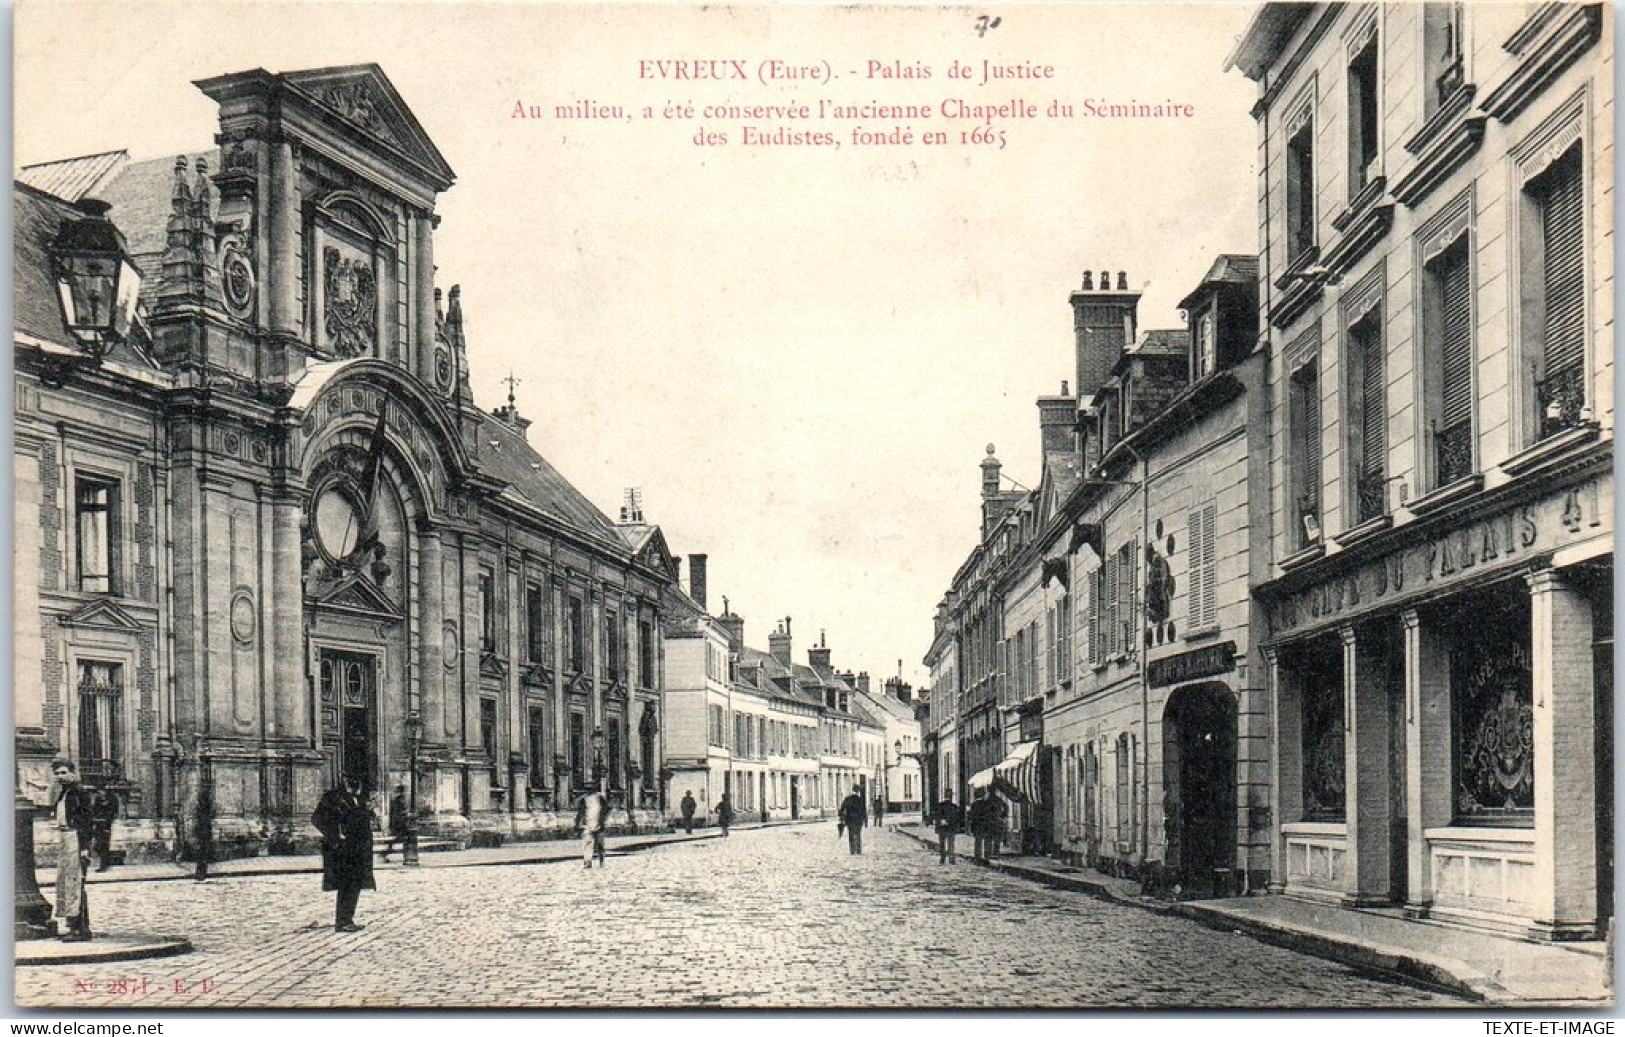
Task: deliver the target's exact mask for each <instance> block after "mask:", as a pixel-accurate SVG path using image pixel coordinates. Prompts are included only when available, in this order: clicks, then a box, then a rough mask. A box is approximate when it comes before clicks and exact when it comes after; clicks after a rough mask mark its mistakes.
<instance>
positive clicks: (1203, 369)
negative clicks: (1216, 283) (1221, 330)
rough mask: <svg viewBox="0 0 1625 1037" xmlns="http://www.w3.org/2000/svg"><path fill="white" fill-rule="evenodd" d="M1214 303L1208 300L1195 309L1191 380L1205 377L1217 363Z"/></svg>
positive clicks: (1216, 325) (1216, 330) (1216, 323)
mask: <svg viewBox="0 0 1625 1037" xmlns="http://www.w3.org/2000/svg"><path fill="white" fill-rule="evenodd" d="M1216 308H1217V307H1216V304H1215V303H1213V302H1211V301H1210V302H1208V303H1207V304H1205V305H1204V306H1203V307H1202V308H1201V309H1200V310H1198V311H1197V313H1196V316H1195V320H1194V321H1193V322H1192V329H1191V330H1192V334H1193V335H1194V336H1195V339H1196V348H1195V349H1193V350H1191V381H1193V382H1194V381H1197V380H1199V379H1202V378H1206V377H1207V376H1208V375H1210V374H1212V373H1213V371H1214V368H1215V367H1216V366H1217V364H1218V319H1217V317H1216V315H1215V313H1214V310H1215V309H1216Z"/></svg>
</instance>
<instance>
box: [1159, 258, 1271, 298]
mask: <svg viewBox="0 0 1625 1037" xmlns="http://www.w3.org/2000/svg"><path fill="white" fill-rule="evenodd" d="M1257 281H1258V257H1257V256H1243V255H1236V254H1233V253H1225V254H1223V255H1221V256H1219V258H1217V259H1215V260H1214V261H1213V265H1212V266H1210V267H1208V270H1207V273H1205V274H1203V275H1202V281H1201V283H1200V284H1198V285H1197V286H1196V287H1195V288H1193V289H1191V292H1190V294H1189V295H1187V296H1185V298H1183V299H1181V300H1180V301H1179V308H1180V309H1182V310H1188V309H1190V308H1191V304H1192V303H1194V302H1195V301H1196V297H1197V296H1198V295H1201V294H1202V293H1204V292H1206V291H1208V290H1209V289H1211V288H1213V287H1215V286H1217V285H1221V284H1240V285H1249V284H1254V283H1256V282H1257Z"/></svg>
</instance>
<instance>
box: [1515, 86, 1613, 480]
mask: <svg viewBox="0 0 1625 1037" xmlns="http://www.w3.org/2000/svg"><path fill="white" fill-rule="evenodd" d="M1592 120H1593V113H1592V103H1591V91H1590V89H1589V85H1586V86H1582V87H1581V88H1580V89H1579V90H1577V91H1576V92H1575V93H1574V94H1573V95H1572V96H1571V97H1569V98H1568V99H1567V100H1566V101H1564V102H1563V103H1562V104H1561V105H1559V106H1558V107H1557V109H1556V110H1555V111H1553V112H1552V114H1551V115H1549V116H1547V117H1546V118H1545V119H1544V120H1543V121H1542V122H1541V123H1540V124H1539V125H1538V126H1536V127H1535V128H1534V129H1532V130H1530V131H1529V132H1528V133H1527V134H1525V135H1524V137H1523V139H1522V140H1521V141H1519V142H1518V143H1517V144H1515V145H1513V146H1512V147H1511V148H1509V149H1508V151H1507V175H1508V183H1507V199H1508V202H1509V204H1510V205H1511V206H1513V211H1512V212H1509V213H1508V218H1507V221H1506V222H1507V233H1506V239H1507V250H1508V251H1507V269H1508V270H1509V271H1510V272H1511V274H1510V280H1509V287H1508V291H1507V306H1506V311H1507V321H1508V324H1507V335H1508V338H1507V341H1508V343H1510V346H1509V348H1508V349H1507V363H1508V365H1509V369H1508V371H1507V384H1508V386H1509V392H1510V394H1511V398H1510V399H1509V400H1508V401H1507V402H1508V411H1509V413H1510V414H1511V415H1512V416H1513V419H1512V420H1513V421H1514V422H1515V425H1514V427H1513V429H1512V435H1513V439H1512V441H1511V443H1510V446H1511V450H1512V452H1513V453H1514V454H1516V453H1517V452H1520V451H1523V450H1524V449H1526V448H1528V447H1532V446H1534V445H1536V444H1538V443H1540V442H1541V441H1542V437H1541V436H1540V434H1539V424H1540V415H1538V414H1536V413H1535V410H1536V409H1537V408H1538V401H1537V400H1536V390H1535V385H1534V379H1533V378H1532V377H1531V376H1530V373H1529V368H1528V357H1529V355H1530V353H1531V350H1532V349H1534V350H1535V351H1538V352H1543V351H1544V341H1541V342H1538V343H1534V344H1533V345H1532V344H1531V341H1530V340H1529V338H1528V334H1527V332H1526V331H1525V329H1524V327H1523V322H1524V315H1525V310H1526V308H1527V306H1526V303H1525V277H1526V274H1527V272H1528V270H1529V264H1528V263H1527V262H1526V261H1525V258H1524V252H1523V243H1524V240H1525V238H1526V236H1527V234H1528V231H1529V229H1530V228H1529V226H1527V222H1528V221H1529V220H1530V219H1531V218H1532V217H1534V216H1535V215H1536V214H1535V213H1534V212H1533V210H1534V209H1535V205H1534V202H1533V200H1532V199H1531V198H1530V197H1529V194H1528V187H1529V185H1530V184H1531V183H1533V182H1534V181H1535V180H1536V179H1538V178H1539V177H1540V176H1541V174H1543V173H1545V172H1546V171H1547V170H1548V169H1550V168H1551V166H1552V165H1553V164H1554V163H1555V162H1557V160H1558V159H1560V158H1562V157H1563V156H1564V155H1566V154H1567V153H1568V151H1569V149H1570V148H1572V147H1573V146H1574V145H1575V144H1579V145H1580V148H1581V154H1580V159H1581V175H1580V189H1581V191H1582V193H1583V201H1582V204H1581V212H1582V214H1583V216H1582V224H1581V228H1580V234H1581V240H1582V244H1581V253H1582V255H1583V256H1584V257H1585V258H1584V269H1585V272H1586V286H1585V288H1586V290H1585V292H1584V298H1585V329H1586V336H1585V360H1584V362H1583V363H1582V364H1581V365H1580V366H1581V372H1582V385H1583V391H1584V393H1585V399H1586V400H1587V402H1588V403H1589V402H1590V401H1593V400H1595V399H1596V384H1595V382H1596V379H1595V377H1594V375H1595V370H1596V363H1595V346H1594V343H1593V342H1592V341H1591V337H1592V332H1593V331H1594V330H1595V328H1596V324H1595V320H1596V304H1595V299H1594V290H1595V287H1594V286H1595V281H1594V279H1593V277H1592V269H1591V268H1592V254H1591V252H1592V247H1593V244H1594V242H1595V241H1596V233H1595V228H1594V227H1593V218H1592V207H1593V206H1594V205H1595V203H1596V191H1595V187H1594V179H1595V171H1596V166H1595V162H1596V157H1595V151H1596V149H1595V147H1594V146H1593V144H1592V142H1593V137H1592V134H1591V133H1590V132H1589V129H1590V127H1591V125H1592ZM1543 243H1544V242H1537V243H1536V245H1537V247H1538V246H1539V245H1540V244H1543Z"/></svg>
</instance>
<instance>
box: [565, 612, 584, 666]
mask: <svg viewBox="0 0 1625 1037" xmlns="http://www.w3.org/2000/svg"><path fill="white" fill-rule="evenodd" d="M583 618H584V617H583V615H582V611H581V599H580V598H579V597H577V596H576V595H574V594H572V595H570V608H569V612H568V614H567V616H566V626H567V629H566V630H565V637H566V638H567V639H568V642H569V645H570V669H572V670H574V671H575V672H577V673H580V672H581V671H582V670H583V669H585V668H586V666H585V664H586V659H585V656H586V654H587V653H586V648H587V644H586V636H585V632H584V631H583V629H582V627H583V623H582V620H583Z"/></svg>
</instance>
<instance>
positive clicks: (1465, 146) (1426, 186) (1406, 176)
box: [1394, 115, 1487, 208]
mask: <svg viewBox="0 0 1625 1037" xmlns="http://www.w3.org/2000/svg"><path fill="white" fill-rule="evenodd" d="M1486 121H1487V120H1486V118H1485V117H1484V116H1482V115H1470V116H1467V117H1466V118H1463V119H1461V120H1460V121H1459V122H1457V123H1455V124H1454V125H1452V126H1451V128H1450V129H1449V130H1448V131H1440V135H1439V136H1437V137H1435V138H1434V139H1433V140H1432V142H1431V143H1430V145H1429V147H1428V149H1427V150H1426V151H1424V152H1423V153H1422V154H1420V155H1418V156H1417V157H1416V161H1414V162H1412V163H1411V165H1410V167H1409V168H1408V169H1407V170H1406V171H1405V172H1404V173H1403V174H1402V175H1401V176H1400V177H1399V178H1398V179H1397V180H1396V181H1395V182H1394V199H1395V200H1396V201H1398V202H1399V203H1400V204H1401V205H1404V206H1407V207H1412V208H1414V207H1415V206H1416V205H1417V204H1418V203H1420V202H1421V201H1422V200H1423V199H1425V198H1427V196H1428V195H1430V194H1432V193H1433V190H1434V188H1436V187H1438V186H1439V185H1440V184H1442V183H1444V182H1445V180H1447V179H1449V177H1450V175H1451V174H1452V173H1454V172H1455V171H1456V170H1458V169H1460V168H1461V167H1462V166H1464V165H1466V163H1467V160H1468V159H1470V158H1472V157H1473V155H1474V154H1475V153H1476V152H1477V151H1478V148H1479V145H1481V144H1483V143H1484V125H1485V122H1486Z"/></svg>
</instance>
